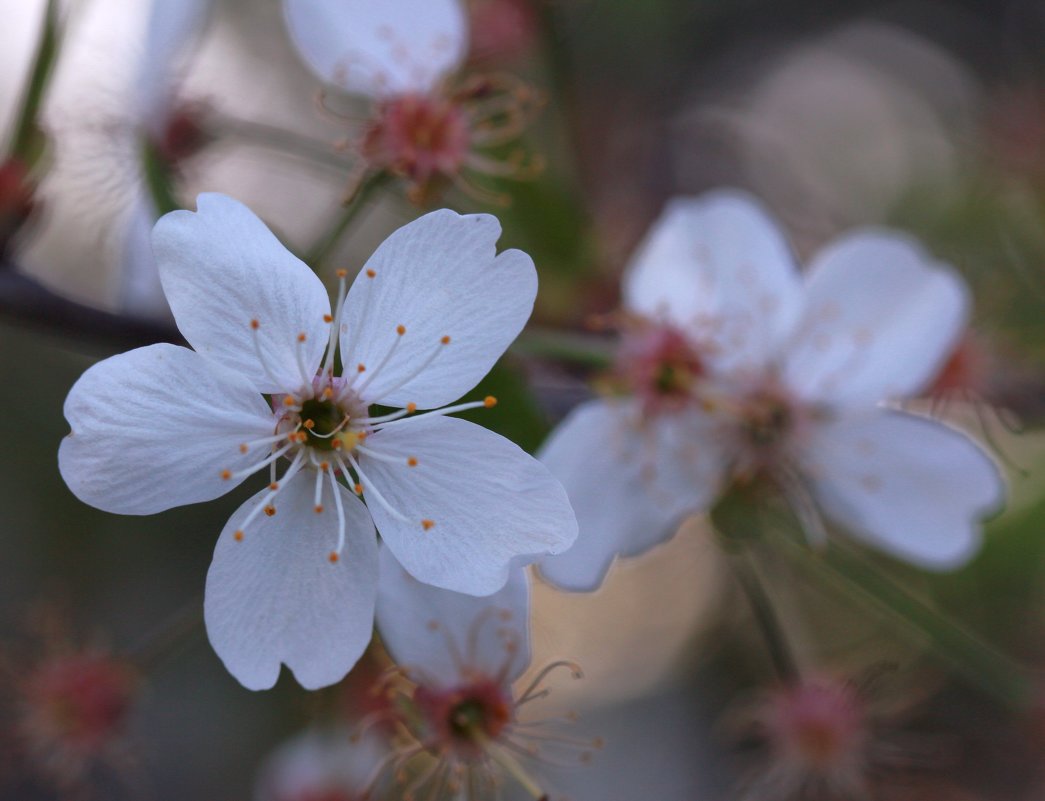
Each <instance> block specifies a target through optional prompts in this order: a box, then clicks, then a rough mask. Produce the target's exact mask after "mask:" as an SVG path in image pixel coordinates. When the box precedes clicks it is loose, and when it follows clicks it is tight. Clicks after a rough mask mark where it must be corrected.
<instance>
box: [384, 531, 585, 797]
mask: <svg viewBox="0 0 1045 801" xmlns="http://www.w3.org/2000/svg"><path fill="white" fill-rule="evenodd" d="M529 612H530V588H529V582H528V579H527V576H526V573H525V571H524V570H523V569H522V568H516V569H515V570H513V572H512V576H511V578H510V579H509V580H508V583H507V584H506V585H505V586H504V588H503V589H501V590H500V591H499V592H497V593H495V594H493V595H491V596H488V597H485V598H474V597H470V596H466V595H461V594H460V593H454V592H450V591H447V590H442V589H437V588H434V587H430V586H426V585H424V584H421V583H419V582H417V581H415V580H414V579H413V578H411V577H410V575H409V574H408V573H406V572H405V571H404V570H403V569H402V568H401V567H400V566H399V565H398V564H397V563H396V561H395V559H394V558H392V556H391V554H390V553H389V552H388V550H387V549H382V553H381V585H380V591H379V597H378V605H377V625H378V629H379V631H380V633H381V637H382V640H383V642H384V644H385V646H386V648H387V649H388V651H389V653H390V654H391V656H392V658H393V659H394V660H395V662H396V663H397V664H398V665H399V667H400V670H401V671H402V676H403V677H404V678H405V681H403V682H401V684H402V686H395V685H394V684H393V685H392V689H391V694H392V697H393V699H394V708H396V709H397V710H398V713H397V716H398V718H399V720H400V721H401V722H402V726H401V728H402V729H403V730H404V733H405V734H407V735H409V736H408V737H406V740H405V742H404V743H402V744H401V747H400V748H399V749H398V751H396V752H395V753H393V754H391V755H390V756H389V757H388V759H387V760H386V763H385V765H384V766H383V767H384V768H385V771H386V772H389V773H391V775H393V776H394V777H395V778H396V780H397V782H399V783H400V784H402V785H404V787H405V789H404V797H405V798H413V797H423V796H421V795H420V794H421V793H422V791H428V792H429V793H430V797H443V796H442V795H441V793H442V792H448V793H450V794H451V795H455V796H456V794H458V793H461V792H465V791H467V793H468V796H467V797H473V796H474V797H483V796H479V795H477V794H478V793H481V792H488V793H490V797H493V796H494V795H495V793H496V790H499V788H501V787H502V785H503V784H504V783H505V782H506V781H507V782H511V783H513V784H516V785H518V786H519V787H521V788H522V789H523V790H525V791H527V792H528V793H530V794H531V795H532V796H533V797H534V798H538V799H539V798H546V797H547V796H546V794H545V792H544V791H543V790H542V789H541V787H540V784H539V783H538V780H537V777H536V776H535V774H534V768H535V767H536V768H539V767H540V765H541V763H547V764H551V765H559V766H562V765H564V764H565V765H567V766H574V767H575V766H577V765H581V764H584V763H586V762H588V761H589V760H590V759H591V758H592V756H593V752H594V751H595V750H596V749H598V748H600V747H601V745H602V743H601V740H599V739H598V738H596V739H587V740H586V739H582V738H579V737H570V736H568V735H564V734H562V733H561V732H560V731H558V730H557V728H556V727H555V725H554V723H553V722H551V721H528V720H524V719H521V718H520V710H522V709H523V708H524V707H526V706H527V705H529V704H530V703H532V702H533V701H535V700H538V699H540V698H544V697H545V696H547V695H548V694H549V692H550V689H549V688H547V687H544V688H542V684H543V682H544V680H545V679H546V677H547V676H548V674H549V673H551V672H553V671H554V670H556V669H557V668H560V667H565V668H568V669H569V670H570V671H571V673H572V675H573V676H574V678H579V677H580V675H581V673H580V669H579V668H578V667H577V666H576V665H575V664H573V663H570V662H553V663H552V664H550V665H548V666H547V667H546V668H545V669H544V670H542V671H540V672H539V673H538V674H537V677H536V678H535V679H534V681H533V682H532V683H531V684H530V685H529V686H528V687H526V688H525V689H523V690H522V691H521V692H520V691H516V690H513V687H512V683H513V682H514V681H515V680H516V679H518V678H519V677H520V676H521V675H522V674H523V673H524V672H525V671H526V670H527V668H528V667H529V664H530V634H529ZM394 681H395V678H394V677H393V682H394ZM571 720H572V717H571V718H569V719H567V720H566V722H570V721H571ZM379 778H380V771H379V772H378V774H377V775H375V781H376V780H377V779H379Z"/></svg>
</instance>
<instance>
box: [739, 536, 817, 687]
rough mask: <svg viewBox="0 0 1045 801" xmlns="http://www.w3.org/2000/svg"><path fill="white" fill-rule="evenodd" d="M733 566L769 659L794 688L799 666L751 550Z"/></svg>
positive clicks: (740, 551) (741, 554)
mask: <svg viewBox="0 0 1045 801" xmlns="http://www.w3.org/2000/svg"><path fill="white" fill-rule="evenodd" d="M730 563H731V564H732V566H733V572H734V574H735V575H736V577H737V583H738V584H740V587H741V589H742V590H743V591H744V594H745V595H746V596H747V600H748V603H749V604H751V611H752V612H753V613H754V617H755V623H756V624H757V625H758V628H759V630H760V631H761V632H762V636H763V637H764V639H765V642H766V648H767V650H768V651H769V657H770V659H771V660H772V662H773V667H774V669H775V670H776V672H777V675H778V676H779V677H780V679H781V680H782V681H784V682H785V683H787V684H794V683H795V682H797V681H798V679H799V676H800V674H799V670H798V665H797V663H796V662H795V658H794V656H793V655H792V653H791V649H790V648H789V647H788V644H787V638H786V637H785V636H784V627H783V626H782V625H781V623H780V619H779V618H778V617H777V614H776V612H775V611H774V609H773V601H772V599H771V598H770V597H769V595H768V593H767V592H766V590H765V587H764V586H763V584H762V579H761V577H760V576H759V574H758V570H757V568H756V567H755V563H754V560H753V558H752V556H751V552H750V551H749V549H748V548H742V549H740V550H738V551H736V552H734V553H733V555H732V558H731V560H730Z"/></svg>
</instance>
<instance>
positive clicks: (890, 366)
mask: <svg viewBox="0 0 1045 801" xmlns="http://www.w3.org/2000/svg"><path fill="white" fill-rule="evenodd" d="M805 298H806V301H805V304H806V305H805V311H804V313H803V319H802V322H801V323H800V325H799V328H798V330H797V332H796V337H795V340H794V341H793V343H792V346H791V347H790V349H789V351H788V353H787V356H786V368H785V377H786V381H787V383H788V384H789V385H790V386H791V387H792V388H793V390H794V391H795V392H796V393H798V394H799V395H800V396H802V397H804V398H806V399H808V400H812V401H818V402H825V403H833V404H846V405H864V406H866V405H870V404H875V403H877V402H879V401H882V400H886V399H889V398H901V397H906V396H909V395H911V394H913V393H914V392H916V391H917V390H919V389H920V388H921V387H922V386H924V384H925V383H926V382H927V381H929V380H930V379H931V378H932V377H933V376H934V375H935V374H936V373H937V371H938V370H939V368H940V366H941V365H942V364H943V361H944V360H945V359H946V358H947V355H948V354H949V353H950V352H951V349H952V348H953V346H954V344H955V343H956V341H957V339H958V337H959V335H960V334H961V331H962V330H963V328H964V326H965V321H966V315H967V311H968V290H967V289H966V287H965V284H964V283H963V282H962V280H961V278H959V277H958V275H957V274H956V273H954V272H953V271H952V270H951V269H950V268H948V267H947V266H946V265H943V264H940V263H939V262H935V261H933V260H932V258H931V257H930V256H929V255H928V254H927V253H926V252H925V251H924V250H923V249H922V247H921V246H920V245H919V244H918V243H917V242H915V241H914V240H913V239H910V238H908V237H905V236H901V235H898V234H891V233H884V232H862V233H857V234H853V235H851V236H847V237H845V238H844V239H841V240H839V241H838V242H836V243H834V244H832V245H829V246H828V247H827V248H826V249H825V250H824V251H823V252H822V253H821V254H820V255H818V256H817V258H816V259H815V261H814V262H813V264H812V266H811V267H810V269H809V273H808V275H807V280H806V288H805Z"/></svg>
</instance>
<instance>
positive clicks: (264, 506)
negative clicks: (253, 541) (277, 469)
mask: <svg viewBox="0 0 1045 801" xmlns="http://www.w3.org/2000/svg"><path fill="white" fill-rule="evenodd" d="M288 447H289V446H288ZM304 462H305V454H304V452H299V453H298V455H297V456H295V457H294V461H293V462H291V463H290V467H288V468H287V471H286V472H285V473H284V474H283V479H282V480H281V481H280V482H279V483H278V484H276V489H274V490H269V492H268V493H266V495H265V497H263V498H262V499H261V500H260V501H258V504H257V506H255V507H254V508H253V509H252V510H251V512H250V514H249V515H247V519H246V520H244V521H243V522H242V523H241V524H240V527H239V529H238V531H239V532H240V533H242V532H244V531H246V530H247V527H248V526H249V525H250V524H251V523H253V522H254V520H255V518H257V516H258V515H259V514H261V513H262V512H265V514H267V515H269V517H271V516H272V515H273V514H275V507H273V506H272V500H273V498H275V497H276V496H277V495H278V494H279V493H280V492H281V491H282V489H283V487H285V486H286V485H287V484H288V483H289V482H290V479H292V478H293V477H294V476H295V475H296V474H297V472H298V471H299V470H300V469H301V466H302V465H303V464H304ZM269 509H271V510H272V512H271V513H270V512H269V511H268V510H269ZM233 536H235V535H233ZM238 539H242V538H238Z"/></svg>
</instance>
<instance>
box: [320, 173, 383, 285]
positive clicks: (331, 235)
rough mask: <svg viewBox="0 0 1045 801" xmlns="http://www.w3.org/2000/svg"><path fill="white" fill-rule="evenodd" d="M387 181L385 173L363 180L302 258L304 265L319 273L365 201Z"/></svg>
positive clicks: (364, 204)
mask: <svg viewBox="0 0 1045 801" xmlns="http://www.w3.org/2000/svg"><path fill="white" fill-rule="evenodd" d="M387 180H388V176H387V174H386V173H383V172H381V173H377V174H375V175H372V176H370V177H368V178H365V179H363V183H362V184H361V185H360V187H359V189H358V190H357V191H356V193H355V196H354V197H353V198H352V201H351V202H350V203H349V204H348V206H346V207H344V208H342V209H339V214H337V216H335V217H334V219H333V220H332V221H331V223H330V225H329V226H328V227H327V230H326V233H324V234H323V236H322V237H320V239H319V241H318V242H317V243H316V244H315V245H314V246H313V247H312V249H311V250H309V251H308V252H307V253H306V254H305V256H304V259H303V260H304V262H305V264H307V265H309V266H310V267H311V268H312V269H313V270H315V271H316V272H319V268H320V266H321V265H322V263H323V261H324V260H326V258H327V257H328V256H330V254H331V253H332V252H333V251H334V248H336V247H337V244H338V242H340V241H341V238H342V237H343V236H344V235H345V233H346V232H347V231H348V229H349V226H351V224H352V221H353V220H354V219H355V218H356V215H357V214H359V212H360V211H361V210H362V209H363V207H364V206H366V202H367V200H368V199H369V198H370V196H371V195H372V194H373V193H374V190H376V189H377V188H378V187H380V186H383V185H384V184H385V182H386V181H387Z"/></svg>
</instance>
